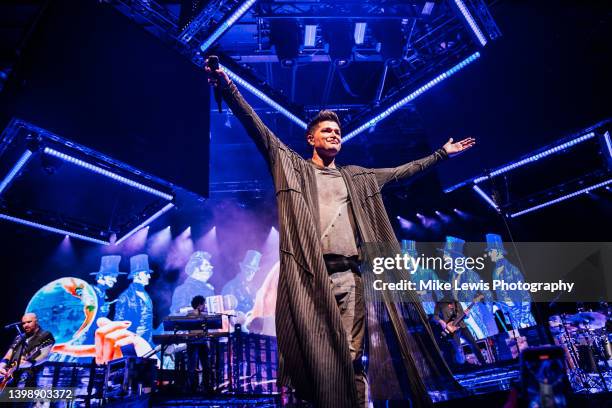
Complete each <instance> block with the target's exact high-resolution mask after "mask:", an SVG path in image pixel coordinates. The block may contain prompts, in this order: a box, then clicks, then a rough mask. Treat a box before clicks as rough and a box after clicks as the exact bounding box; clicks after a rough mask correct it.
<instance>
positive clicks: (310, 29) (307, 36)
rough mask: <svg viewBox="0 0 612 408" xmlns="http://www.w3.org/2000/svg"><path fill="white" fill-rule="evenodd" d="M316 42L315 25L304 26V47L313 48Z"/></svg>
mask: <svg viewBox="0 0 612 408" xmlns="http://www.w3.org/2000/svg"><path fill="white" fill-rule="evenodd" d="M316 41H317V26H316V24H306V25H305V26H304V47H314V46H315V44H316Z"/></svg>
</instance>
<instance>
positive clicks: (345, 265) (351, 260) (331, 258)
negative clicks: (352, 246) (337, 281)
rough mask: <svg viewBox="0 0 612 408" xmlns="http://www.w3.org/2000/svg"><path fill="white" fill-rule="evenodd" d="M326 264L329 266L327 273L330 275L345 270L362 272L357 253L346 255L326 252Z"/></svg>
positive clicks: (324, 258)
mask: <svg viewBox="0 0 612 408" xmlns="http://www.w3.org/2000/svg"><path fill="white" fill-rule="evenodd" d="M323 260H324V261H325V266H326V267H327V273H329V274H330V275H331V274H332V273H336V272H344V271H348V270H351V271H353V272H355V273H360V270H359V257H358V256H357V255H353V256H344V255H337V254H325V255H323Z"/></svg>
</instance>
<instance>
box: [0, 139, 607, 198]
mask: <svg viewBox="0 0 612 408" xmlns="http://www.w3.org/2000/svg"><path fill="white" fill-rule="evenodd" d="M604 139H605V140H606V146H608V154H609V155H610V157H612V142H611V141H610V131H606V133H604ZM0 191H2V189H1V188H0Z"/></svg>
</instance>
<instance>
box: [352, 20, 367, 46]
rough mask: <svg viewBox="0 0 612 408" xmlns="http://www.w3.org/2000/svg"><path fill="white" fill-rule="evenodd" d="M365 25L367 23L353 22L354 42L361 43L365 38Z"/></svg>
mask: <svg viewBox="0 0 612 408" xmlns="http://www.w3.org/2000/svg"><path fill="white" fill-rule="evenodd" d="M366 25H367V24H366V23H363V22H359V23H355V33H354V37H355V44H357V45H361V44H363V41H364V40H365V31H366Z"/></svg>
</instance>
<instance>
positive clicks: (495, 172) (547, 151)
mask: <svg viewBox="0 0 612 408" xmlns="http://www.w3.org/2000/svg"><path fill="white" fill-rule="evenodd" d="M593 137H595V133H594V132H590V133H587V134H585V135H582V136H579V137H576V138H574V139H572V140H568V141H567V142H564V143H561V144H559V145H556V146H553V147H550V148H548V149H545V150H542V151H541V152H538V153H536V154H533V155H531V156H529V157H526V158H524V159H520V160H518V161H516V162H514V163H510V164H507V165H505V166H502V167H500V168H498V169H495V170H493V171H492V172H491V173H490V174H489V175H486V176H479V177H476V178H474V179H471V180H467V181H464V182H461V183H459V184H455V185H454V186H452V187H449V188H447V189H445V190H444V192H445V193H450V192H451V191H454V190H456V189H458V188H460V187H463V186H465V185H467V184H470V183H474V184H478V183H480V182H482V181H485V180H486V179H488V178H489V177H494V176H498V175H500V174H503V173H506V172H508V171H510V170H513V169H516V168H517V167H521V166H524V165H526V164H529V163H532V162H534V161H537V160H539V159H541V158H543V157H546V156H549V155H551V154H554V153H558V152H560V151H562V150H565V149H567V148H569V147H571V146H574V145H576V144H578V143H582V142H584V141H585V140H589V139H592V138H593Z"/></svg>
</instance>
